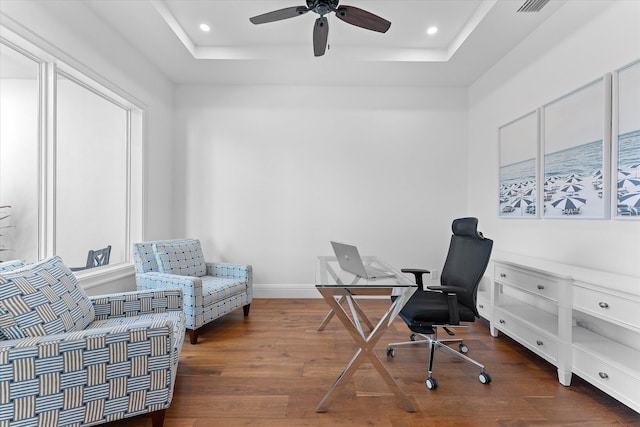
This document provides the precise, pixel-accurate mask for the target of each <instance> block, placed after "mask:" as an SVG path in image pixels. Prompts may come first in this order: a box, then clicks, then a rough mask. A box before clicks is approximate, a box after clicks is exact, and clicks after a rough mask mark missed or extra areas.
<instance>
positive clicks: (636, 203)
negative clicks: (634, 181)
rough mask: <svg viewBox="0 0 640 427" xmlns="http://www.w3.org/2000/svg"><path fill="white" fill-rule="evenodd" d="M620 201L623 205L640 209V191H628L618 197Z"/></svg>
mask: <svg viewBox="0 0 640 427" xmlns="http://www.w3.org/2000/svg"><path fill="white" fill-rule="evenodd" d="M618 201H619V202H618V203H620V204H621V205H627V206H631V207H632V208H637V209H640V191H636V192H634V193H627V194H625V195H624V196H622V197H620V198H619V199H618Z"/></svg>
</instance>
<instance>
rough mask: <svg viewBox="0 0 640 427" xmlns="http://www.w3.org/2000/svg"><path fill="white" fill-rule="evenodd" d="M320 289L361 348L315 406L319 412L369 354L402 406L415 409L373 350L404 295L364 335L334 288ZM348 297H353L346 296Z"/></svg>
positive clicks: (326, 407)
mask: <svg viewBox="0 0 640 427" xmlns="http://www.w3.org/2000/svg"><path fill="white" fill-rule="evenodd" d="M320 293H321V294H322V297H323V298H324V299H325V301H326V302H327V304H329V306H330V307H331V308H332V311H333V313H334V314H335V315H336V316H338V319H339V320H340V323H342V324H343V326H344V327H345V329H346V330H347V331H348V332H349V334H350V335H351V337H352V338H353V340H354V342H355V343H356V344H357V345H358V346H359V347H360V348H359V349H358V350H357V351H356V353H355V354H354V355H353V357H352V358H351V361H349V363H348V364H347V366H346V367H345V369H344V370H343V371H342V373H341V374H340V375H339V376H338V378H337V379H336V381H335V382H334V383H333V385H332V386H331V388H330V389H329V391H328V392H327V393H326V394H325V395H324V397H323V398H322V400H321V401H320V403H319V404H318V406H317V407H316V412H326V411H327V409H328V408H329V405H330V404H331V402H332V401H333V399H335V397H336V395H335V393H334V392H335V390H336V388H337V387H338V386H339V385H340V384H342V383H344V382H346V381H348V380H349V379H350V378H351V377H352V376H353V374H354V373H355V371H356V370H357V369H358V367H359V366H360V365H361V364H362V362H364V361H365V359H367V358H368V359H369V360H370V361H371V363H372V364H373V366H374V368H375V369H376V371H378V373H379V374H380V376H382V378H383V379H384V381H385V383H386V384H387V385H388V386H389V388H390V389H391V391H393V393H394V394H395V395H396V397H397V398H398V400H399V401H400V403H401V405H402V407H403V408H404V409H405V410H406V411H408V412H415V410H416V408H415V406H414V405H413V403H411V401H410V400H409V399H408V398H407V396H406V395H405V394H404V393H403V392H402V390H401V389H400V387H399V386H398V384H397V383H396V382H395V380H394V379H393V377H392V376H391V375H390V374H389V372H388V371H387V370H386V368H385V367H384V365H383V364H382V362H381V361H380V359H378V357H377V356H376V355H375V353H374V352H373V348H374V347H375V345H376V344H377V342H378V341H379V340H380V338H382V335H383V334H384V332H385V331H386V329H387V328H388V327H389V325H390V324H391V321H392V320H393V319H392V317H395V314H397V311H398V310H396V304H398V303H404V301H405V298H398V299H397V300H396V301H395V302H394V303H393V304H391V306H390V307H389V309H388V310H387V312H386V313H385V314H384V315H383V316H382V318H381V319H380V321H379V322H378V324H377V325H376V326H375V327H374V328H373V331H372V332H371V333H370V334H369V336H367V337H365V336H364V335H363V333H362V332H361V331H360V330H358V328H357V327H356V325H354V323H353V321H352V320H351V319H350V318H349V316H348V315H347V313H346V312H345V311H344V309H343V307H342V306H341V305H340V304H339V303H338V301H336V299H335V298H334V296H333V291H332V290H331V289H321V290H320ZM345 298H351V297H350V296H345Z"/></svg>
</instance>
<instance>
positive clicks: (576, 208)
mask: <svg viewBox="0 0 640 427" xmlns="http://www.w3.org/2000/svg"><path fill="white" fill-rule="evenodd" d="M610 121H611V74H610V73H608V74H605V75H604V76H603V77H602V78H599V79H597V80H595V81H593V82H591V83H588V84H586V85H585V86H582V87H580V88H578V89H576V90H575V91H573V92H570V93H569V94H567V95H565V96H563V97H560V98H558V99H556V100H555V101H552V102H550V103H548V104H546V105H544V106H543V107H542V114H541V129H543V131H542V132H541V147H542V149H541V162H542V171H541V183H540V186H541V187H542V188H541V194H542V197H541V198H542V200H541V203H542V209H541V213H542V217H543V218H565V219H566V218H589V219H606V218H609V217H610V211H611V210H610V208H609V206H610V203H609V200H610V194H611V191H610V170H611V166H610V165H611V132H610V127H609V123H610Z"/></svg>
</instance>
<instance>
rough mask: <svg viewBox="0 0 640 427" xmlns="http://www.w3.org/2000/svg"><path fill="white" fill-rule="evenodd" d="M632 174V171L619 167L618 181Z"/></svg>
mask: <svg viewBox="0 0 640 427" xmlns="http://www.w3.org/2000/svg"><path fill="white" fill-rule="evenodd" d="M629 175H631V172H625V171H623V170H620V169H618V181H620V180H621V179H627V178H628V177H629Z"/></svg>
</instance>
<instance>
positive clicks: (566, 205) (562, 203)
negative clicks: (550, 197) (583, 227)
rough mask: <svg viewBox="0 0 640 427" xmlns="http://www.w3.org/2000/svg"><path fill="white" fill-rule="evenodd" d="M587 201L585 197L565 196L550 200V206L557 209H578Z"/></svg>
mask: <svg viewBox="0 0 640 427" xmlns="http://www.w3.org/2000/svg"><path fill="white" fill-rule="evenodd" d="M586 203H587V199H583V198H582V197H574V196H565V197H563V198H561V199H558V200H554V201H553V202H551V206H553V207H554V208H558V209H562V210H565V209H578V208H580V207H582V206H584V205H585V204H586Z"/></svg>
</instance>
